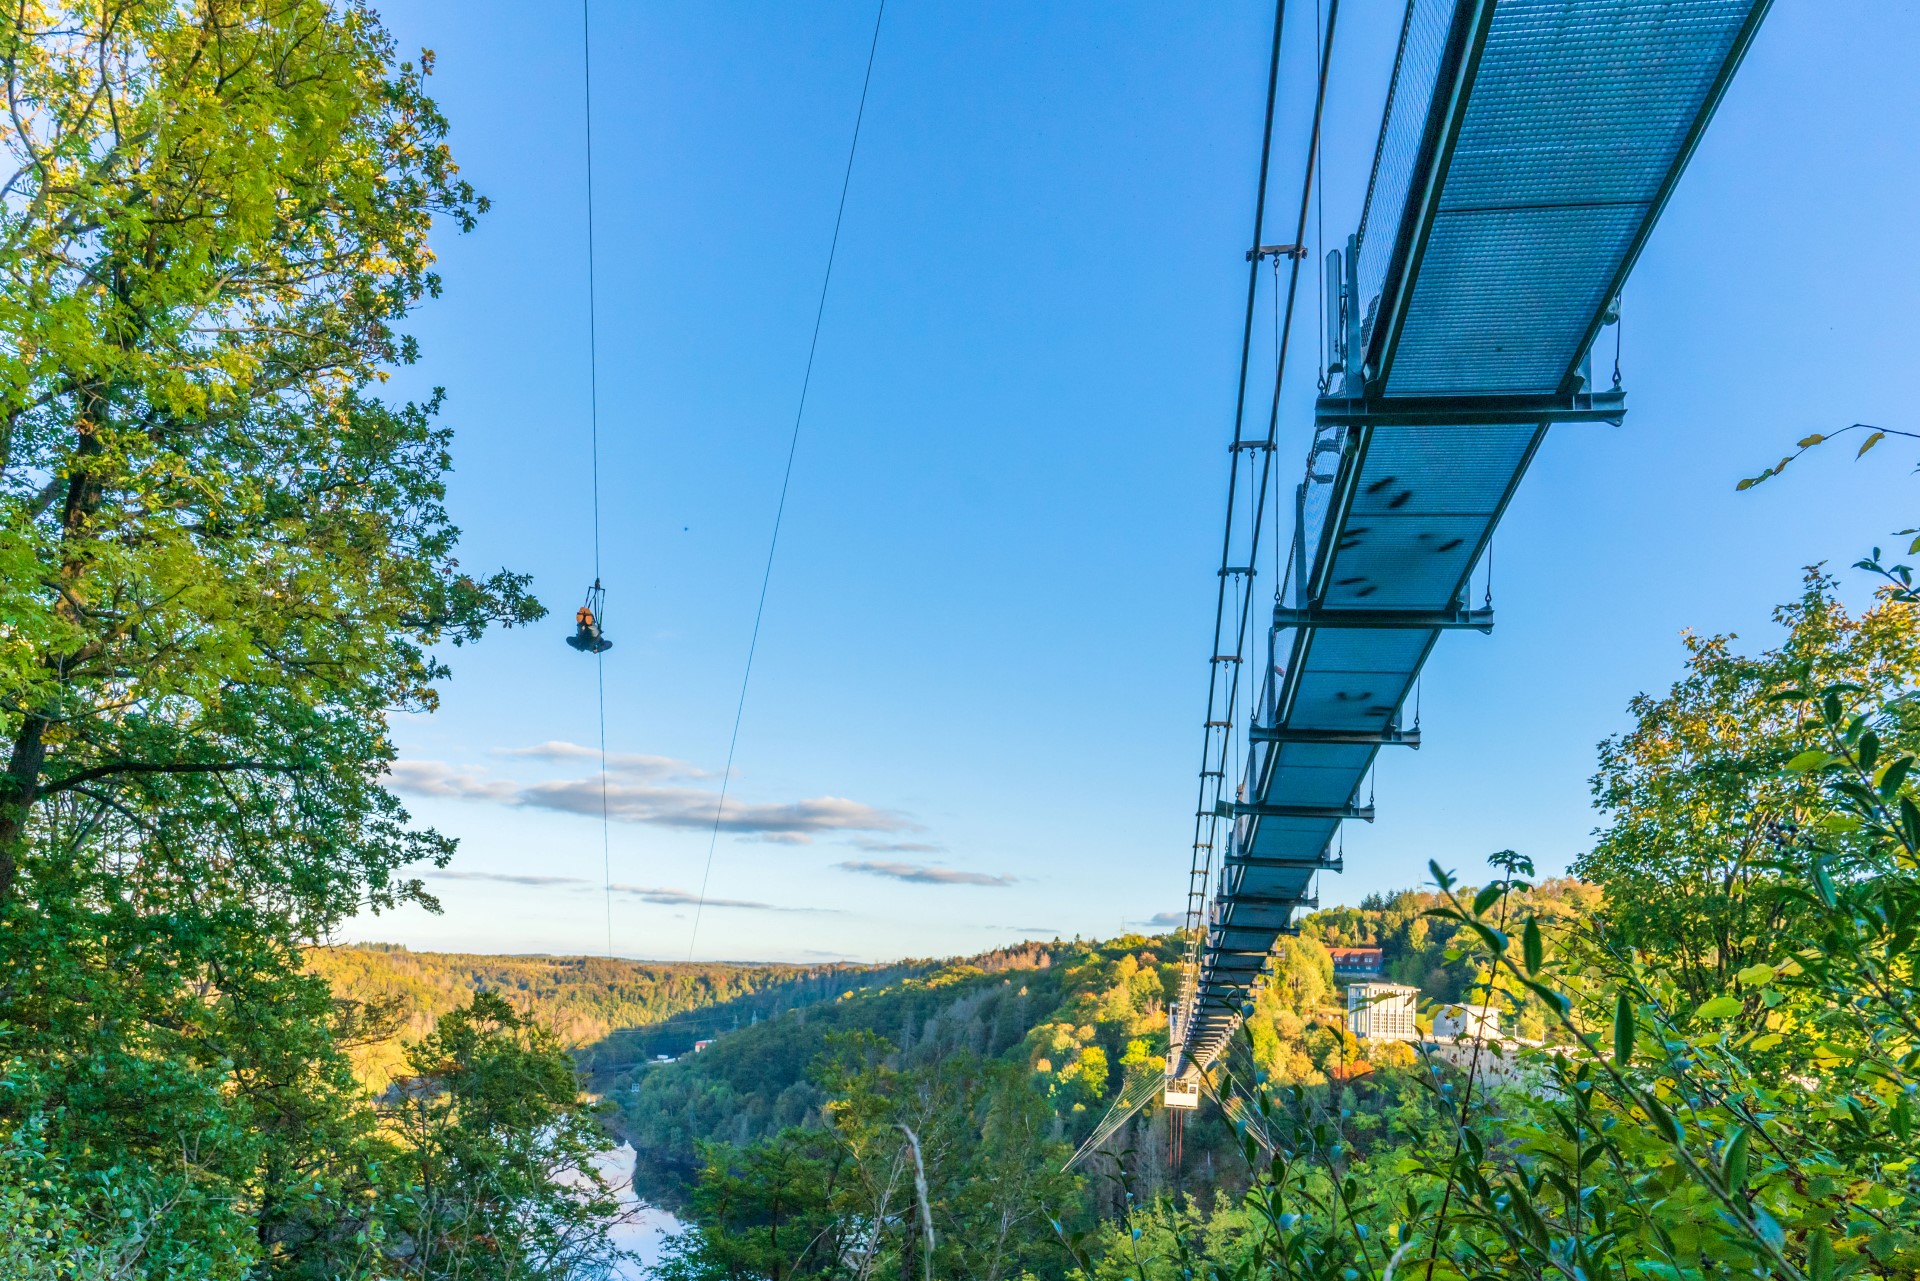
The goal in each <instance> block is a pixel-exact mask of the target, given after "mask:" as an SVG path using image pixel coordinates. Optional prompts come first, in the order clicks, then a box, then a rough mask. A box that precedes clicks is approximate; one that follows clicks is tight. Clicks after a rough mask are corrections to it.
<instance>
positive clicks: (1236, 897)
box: [1220, 894, 1320, 912]
mask: <svg viewBox="0 0 1920 1281" xmlns="http://www.w3.org/2000/svg"><path fill="white" fill-rule="evenodd" d="M1220 902H1222V903H1244V904H1246V905H1247V906H1248V907H1288V908H1304V909H1305V910H1306V911H1309V912H1315V911H1318V910H1319V908H1320V900H1319V899H1317V898H1275V897H1273V896H1272V895H1268V894H1229V895H1227V896H1225V897H1223V898H1222V899H1221V900H1220Z"/></svg>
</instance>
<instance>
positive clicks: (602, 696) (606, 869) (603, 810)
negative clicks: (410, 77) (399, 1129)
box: [580, 0, 613, 957]
mask: <svg viewBox="0 0 1920 1281" xmlns="http://www.w3.org/2000/svg"><path fill="white" fill-rule="evenodd" d="M592 7H593V4H592V0H580V54H581V58H580V61H581V80H582V82H583V87H584V94H583V98H584V102H583V106H584V112H583V115H584V117H585V121H586V149H587V438H588V440H589V441H590V442H591V450H592V457H591V462H590V464H589V470H591V472H592V473H593V585H594V588H595V589H596V590H598V589H599V587H600V308H599V300H598V298H597V297H596V294H595V290H594V280H595V275H596V273H595V270H594V255H593V248H594V244H593V241H594V235H593V18H592V12H591V10H592ZM594 604H595V605H596V606H598V605H599V604H600V602H599V601H596V602H594ZM593 678H594V692H595V696H596V701H597V703H598V704H599V713H600V878H601V882H602V884H603V886H604V887H605V894H606V901H607V955H608V956H609V957H611V956H612V955H613V836H612V832H611V830H610V823H609V819H608V816H607V664H606V651H605V650H604V649H596V650H594V653H593Z"/></svg>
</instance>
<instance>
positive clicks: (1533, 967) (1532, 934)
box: [1520, 916, 1546, 974]
mask: <svg viewBox="0 0 1920 1281" xmlns="http://www.w3.org/2000/svg"><path fill="white" fill-rule="evenodd" d="M1520 948H1521V951H1522V953H1523V954H1524V955H1525V957H1526V961H1527V973H1529V974H1538V973H1539V972H1540V966H1541V964H1542V963H1543V962H1544V961H1545V959H1546V948H1545V946H1544V945H1543V944H1542V943H1541V941H1540V922H1538V921H1536V920H1534V919H1533V918H1532V917H1531V916H1529V917H1528V918H1527V925H1526V928H1525V929H1524V930H1522V931H1521V932H1520Z"/></svg>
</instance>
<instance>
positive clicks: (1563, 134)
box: [1101, 0, 1767, 1130]
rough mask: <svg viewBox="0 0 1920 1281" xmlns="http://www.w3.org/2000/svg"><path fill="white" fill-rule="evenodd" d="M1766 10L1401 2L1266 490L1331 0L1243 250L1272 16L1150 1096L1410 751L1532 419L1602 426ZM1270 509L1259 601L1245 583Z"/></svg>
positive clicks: (1202, 1035)
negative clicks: (1269, 289) (1253, 412)
mask: <svg viewBox="0 0 1920 1281" xmlns="http://www.w3.org/2000/svg"><path fill="white" fill-rule="evenodd" d="M1766 9H1767V0H1411V3H1409V5H1408V8H1407V12H1406V17H1405V20H1404V23H1403V26H1402V31H1401V36H1400V40H1399V45H1398V52H1397V55H1396V62H1395V66H1394V70H1393V76H1392V81H1391V88H1390V90H1389V92H1388V96H1387V103H1386V108H1385V112H1384V118H1383V120H1382V122H1381V127H1380V133H1379V138H1378V142H1377V144H1376V147H1375V152H1374V160H1373V166H1372V171H1371V176H1370V178H1369V182H1368V188H1367V193H1366V199H1365V204H1364V211H1363V213H1362V216H1361V219H1360V224H1359V226H1358V228H1357V229H1356V230H1355V231H1354V232H1353V234H1352V235H1350V236H1348V237H1347V238H1346V242H1345V245H1344V247H1343V248H1336V249H1333V250H1331V251H1330V252H1328V253H1326V254H1325V255H1324V257H1323V259H1322V262H1323V264H1324V278H1323V279H1324V285H1323V287H1321V288H1320V289H1317V290H1316V292H1317V293H1319V295H1320V296H1319V297H1318V298H1317V299H1315V303H1317V304H1318V306H1319V308H1320V309H1321V311H1322V316H1323V321H1324V328H1325V334H1324V348H1325V357H1324V359H1323V362H1322V368H1321V370H1320V380H1319V381H1320V395H1319V397H1318V399H1317V401H1316V403H1315V409H1314V424H1313V436H1312V445H1311V448H1310V449H1309V451H1308V454H1307V459H1306V467H1305V473H1304V475H1303V476H1302V477H1301V479H1300V480H1299V482H1298V483H1297V485H1295V486H1294V487H1293V488H1292V492H1291V494H1290V495H1289V494H1287V493H1285V492H1284V490H1283V487H1282V485H1281V483H1280V480H1279V475H1278V473H1277V472H1276V470H1275V467H1274V455H1275V445H1276V436H1277V431H1276V429H1277V426H1278V422H1279V416H1280V414H1279V404H1280V390H1281V384H1282V382H1283V380H1284V374H1285V363H1284V361H1285V351H1286V345H1287V344H1286V334H1287V332H1288V331H1289V330H1290V329H1291V326H1292V320H1293V315H1294V310H1295V304H1296V301H1297V292H1298V288H1299V284H1300V277H1301V265H1302V262H1303V260H1304V259H1305V257H1306V254H1307V250H1306V247H1305V245H1304V240H1305V234H1304V233H1305V231H1306V227H1307V220H1308V212H1309V207H1310V200H1311V193H1312V192H1313V187H1314V183H1315V179H1316V176H1317V162H1318V151H1319V131H1320V115H1321V108H1322V106H1323V104H1324V102H1325V98H1326V81H1327V64H1328V61H1329V59H1328V51H1329V50H1330V48H1331V44H1332V40H1333V25H1334V21H1335V20H1336V18H1337V15H1338V0H1332V3H1330V5H1329V8H1328V11H1327V15H1326V19H1327V20H1326V24H1325V30H1324V33H1323V34H1321V35H1319V36H1318V37H1317V41H1318V42H1319V44H1320V48H1319V50H1318V67H1319V84H1318V86H1317V95H1316V98H1315V108H1314V116H1313V137H1312V143H1311V145H1310V147H1309V150H1308V159H1307V168H1306V173H1305V176H1304V178H1303V179H1302V182H1301V184H1300V205H1299V212H1298V219H1297V223H1296V234H1295V236H1294V240H1293V242H1291V243H1287V244H1276V245H1267V244H1265V243H1263V242H1264V238H1265V225H1266V205H1267V198H1266V189H1267V177H1268V174H1267V168H1268V159H1267V158H1268V155H1269V154H1270V152H1271V149H1272V119H1273V101H1274V94H1275V86H1276V82H1277V79H1278V73H1279V67H1280V57H1279V46H1280V29H1281V24H1280V23H1279V21H1276V25H1275V35H1274V60H1273V71H1272V72H1271V73H1270V77H1269V88H1268V126H1267V133H1266V139H1265V141H1264V142H1263V148H1264V149H1263V152H1262V156H1261V169H1260V195H1259V200H1258V206H1257V211H1256V215H1255V228H1254V239H1253V246H1254V247H1253V248H1252V249H1251V250H1250V251H1249V254H1248V259H1249V263H1250V268H1251V271H1250V276H1249V286H1248V323H1247V338H1245V339H1243V343H1242V360H1241V394H1240V401H1239V408H1238V409H1237V412H1236V422H1235V426H1234V432H1233V439H1232V453H1231V457H1232V473H1231V480H1230V488H1229V493H1228V518H1227V527H1226V534H1225V538H1224V539H1223V542H1222V559H1221V564H1220V570H1219V578H1220V591H1219V607H1218V609H1217V611H1216V618H1215V626H1214V644H1213V650H1212V653H1211V655H1210V662H1211V665H1212V667H1211V670H1212V673H1213V675H1212V679H1211V681H1210V687H1209V694H1208V706H1207V717H1206V724H1205V727H1204V732H1205V741H1204V747H1203V752H1202V760H1201V769H1200V789H1199V805H1198V808H1197V811H1196V815H1195V823H1194V840H1193V857H1192V865H1191V869H1190V878H1189V898H1188V915H1187V930H1188V935H1187V936H1188V938H1189V940H1190V943H1189V951H1188V954H1187V959H1186V972H1185V979H1184V984H1183V989H1182V992H1181V994H1180V997H1179V1000H1178V1001H1177V1003H1176V1005H1175V1007H1174V1009H1173V1012H1172V1015H1171V1021H1172V1026H1171V1047H1170V1053H1169V1056H1168V1063H1167V1069H1166V1081H1165V1086H1164V1095H1163V1097H1164V1100H1165V1102H1166V1103H1167V1104H1168V1105H1169V1106H1170V1107H1176V1108H1184V1107H1191V1106H1193V1105H1194V1103H1195V1102H1197V1100H1198V1096H1199V1093H1200V1091H1201V1088H1202V1086H1203V1084H1204V1074H1205V1072H1206V1070H1207V1069H1208V1068H1209V1067H1210V1066H1212V1065H1213V1064H1214V1063H1215V1062H1217V1061H1218V1060H1220V1058H1221V1056H1222V1055H1223V1054H1224V1053H1225V1051H1226V1049H1227V1046H1228V1044H1229V1042H1230V1040H1231V1038H1232V1036H1233V1034H1234V1032H1235V1031H1236V1030H1237V1028H1238V1027H1239V1024H1240V1022H1241V1020H1242V1018H1243V1017H1244V1013H1245V1011H1246V1010H1247V1009H1248V1008H1250V1007H1249V1002H1250V1001H1251V999H1252V995H1253V993H1254V991H1255V990H1256V989H1257V986H1258V984H1259V982H1260V976H1261V973H1262V970H1263V968H1264V967H1265V965H1266V964H1267V961H1268V957H1269V955H1270V954H1271V952H1272V949H1273V947H1274V945H1275V943H1276V941H1277V940H1278V939H1279V938H1280V937H1281V936H1282V935H1285V934H1288V933H1291V932H1293V931H1294V929H1295V928H1296V926H1295V921H1296V916H1297V914H1299V913H1301V912H1302V911H1310V910H1312V909H1313V908H1314V907H1316V906H1317V900H1316V898H1315V895H1314V890H1315V886H1316V884H1317V881H1316V878H1317V875H1318V874H1319V873H1321V872H1328V871H1330V872H1338V871H1340V870H1341V855H1340V852H1339V849H1340V845H1339V837H1340V831H1341V827H1342V825H1343V824H1344V823H1346V822H1349V821H1352V820H1356V819H1357V820H1360V821H1362V822H1367V821H1371V820H1372V818H1373V814H1374V810H1373V802H1372V798H1371V795H1370V794H1369V795H1367V796H1366V797H1365V798H1364V799H1363V789H1364V788H1367V787H1368V779H1369V777H1370V774H1371V771H1372V768H1373V764H1374V760H1375V757H1376V756H1377V755H1378V753H1379V752H1380V751H1381V750H1382V749H1384V748H1398V747H1406V748H1418V747H1419V745H1420V732H1421V731H1420V723H1419V711H1418V706H1419V704H1418V695H1417V690H1418V681H1419V678H1420V672H1421V668H1422V666H1423V665H1424V664H1425V662H1426V660H1427V657H1428V655H1430V654H1431V653H1432V652H1433V648H1434V646H1435V645H1436V644H1437V643H1438V642H1439V640H1440V637H1441V635H1442V634H1443V633H1445V632H1449V631H1472V632H1481V633H1485V632H1490V631H1491V630H1492V628H1493V625H1494V618H1493V602H1492V592H1491V584H1490V571H1491V566H1490V548H1491V542H1492V538H1493V534H1494V529H1495V527H1496V526H1497V525H1498V523H1499V520H1500V516H1501V513H1502V512H1503V511H1504V510H1505V509H1506V507H1507V504H1508V503H1509V501H1511V499H1512V497H1513V494H1514V492H1515V490H1516V488H1517V487H1518V486H1519V484H1520V481H1521V478H1522V477H1523V476H1524V475H1525V474H1526V470H1527V466H1528V464H1529V463H1530V462H1531V461H1532V459H1533V457H1534V454H1535V453H1536V451H1538V449H1539V448H1540V445H1541V442H1542V441H1543V440H1544V438H1545V436H1546V433H1547V430H1548V428H1550V427H1551V426H1553V425H1554V424H1556V423H1578V422H1607V423H1614V424H1618V423H1620V422H1621V421H1622V419H1623V417H1624V415H1625V413H1626V398H1625V393H1624V392H1623V391H1622V389H1621V384H1620V370H1619V364H1618V359H1617V350H1618V349H1617V346H1613V348H1612V349H1613V352H1614V353H1616V354H1615V357H1614V359H1613V360H1612V364H1611V368H1610V369H1609V368H1607V363H1608V362H1607V359H1606V357H1607V354H1608V349H1609V347H1610V346H1612V345H1611V344H1608V343H1606V342H1605V341H1604V338H1605V335H1606V332H1607V330H1608V327H1609V326H1612V325H1615V324H1617V322H1618V319H1619V303H1620V295H1621V290H1622V287H1623V285H1624V284H1625V282H1626V279H1627V276H1628V274H1629V272H1631V270H1632V269H1633V265H1634V261H1635V259H1636V258H1638V256H1639V254H1640V251H1641V249H1642V247H1643V246H1644V245H1645V244H1646V242H1647V237H1648V236H1649V234H1650V233H1651V232H1652V230H1653V228H1654V225H1655V224H1656V223H1657V221H1658V220H1659V217H1660V213H1661V210H1662V208H1663V207H1664V206H1665V204H1666V202H1667V200H1668V198H1669V196H1670V195H1671V194H1672V192H1673V191H1674V189H1675V186H1676V184H1677V183H1678V182H1679V180H1680V177H1681V174H1682V172H1683V171H1684V170H1685V168H1686V166H1687V161H1688V159H1689V158H1690V157H1691V155H1692V154H1693V152H1694V149H1695V147H1696V146H1697V144H1698V143H1699V140H1700V138H1701V136H1702V134H1703V132H1704V131H1705V129H1706V127H1707V124H1708V122H1709V121H1710V119H1711V118H1712V116H1713V113H1714V109H1715V107H1716V106H1717V105H1718V103H1719V101H1720V99H1721V97H1722V95H1723V93H1724V92H1725V90H1726V87H1727V85H1728V83H1729V81H1730V79H1731V78H1732V76H1733V74H1734V72H1735V70H1736V68H1737V67H1738V66H1739V64H1740V61H1741V58H1742V56H1743V54H1744V53H1745V51H1746V49H1747V47H1748V45H1749V43H1750V42H1751V40H1752V38H1753V36H1754V33H1755V32H1756V30H1757V29H1758V27H1759V25H1760V22H1761V20H1762V18H1763V17H1764V16H1765V13H1766ZM1267 262H1271V263H1272V265H1273V268H1274V283H1275V289H1276V305H1277V300H1278V297H1279V296H1280V295H1279V292H1278V291H1279V290H1280V288H1281V281H1280V267H1281V264H1282V263H1285V264H1287V266H1288V268H1289V278H1288V281H1287V283H1286V285H1285V289H1284V292H1285V298H1286V313H1285V314H1286V319H1285V321H1284V323H1283V326H1282V327H1280V333H1281V335H1282V337H1281V350H1280V354H1279V356H1278V358H1277V362H1276V363H1277V365H1278V368H1277V370H1276V375H1275V381H1274V399H1273V407H1272V410H1271V411H1270V413H1269V414H1268V423H1267V430H1266V432H1265V433H1264V434H1263V435H1262V434H1257V433H1256V434H1254V435H1253V436H1252V437H1251V438H1246V437H1243V432H1244V431H1245V429H1246V418H1247V415H1246V403H1247V387H1246V384H1247V372H1246V370H1247V356H1246V352H1247V350H1248V347H1249V346H1250V342H1249V341H1248V340H1249V339H1250V337H1251V332H1252V319H1253V310H1254V294H1255V286H1256V285H1257V283H1258V280H1259V276H1260V272H1261V270H1262V265H1263V263H1267ZM1616 333H1617V331H1616ZM1596 348H1598V349H1599V351H1600V352H1601V353H1602V358H1601V361H1600V368H1599V370H1598V372H1596V362H1595V352H1596ZM1289 500H1290V502H1289ZM1242 503H1245V505H1246V510H1245V511H1241V510H1240V507H1241V504H1242ZM1289 506H1290V508H1291V515H1292V520H1293V534H1292V538H1291V544H1290V546H1288V547H1284V549H1283V544H1282V543H1281V540H1280V538H1279V536H1278V530H1277V527H1278V524H1279V521H1280V519H1281V517H1282V515H1283V514H1284V512H1285V511H1286V509H1287V508H1288V507H1289ZM1269 526H1272V528H1273V534H1272V541H1271V543H1270V544H1269V545H1268V548H1267V554H1268V555H1269V557H1270V558H1271V564H1270V566H1269V570H1268V572H1270V573H1271V574H1272V575H1273V577H1272V578H1269V579H1268V580H1267V581H1268V582H1275V581H1276V580H1277V582H1278V586H1277V588H1275V589H1274V591H1273V593H1272V595H1271V597H1270V598H1269V597H1265V596H1256V593H1255V590H1254V585H1255V583H1256V581H1258V579H1259V577H1260V569H1261V567H1260V565H1259V558H1260V555H1261V554H1262V543H1261V535H1262V531H1263V529H1267V528H1269ZM1476 597H1477V599H1476ZM1269 600H1270V602H1271V609H1272V614H1271V617H1270V619H1269V618H1268V617H1267V615H1266V610H1267V608H1268V607H1269ZM1261 632H1264V637H1263V636H1262V635H1260V633H1261ZM1262 651H1264V653H1262ZM1262 658H1264V662H1262V661H1261V660H1262ZM1249 669H1252V670H1249ZM1129 1097H1131V1096H1129ZM1146 1097H1148V1096H1146V1095H1144V1094H1142V1096H1141V1098H1140V1099H1139V1100H1136V1101H1135V1102H1134V1106H1135V1107H1138V1106H1140V1103H1141V1102H1144V1101H1145V1099H1146ZM1119 1111H1120V1109H1118V1108H1116V1109H1115V1112H1116V1113H1118V1112H1119ZM1110 1119H1111V1118H1110ZM1118 1119H1119V1120H1121V1121H1124V1119H1125V1118H1124V1116H1121V1117H1119V1118H1118ZM1101 1128H1102V1130H1106V1129H1107V1126H1104V1125H1103V1126H1102V1127H1101Z"/></svg>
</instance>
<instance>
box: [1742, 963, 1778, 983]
mask: <svg viewBox="0 0 1920 1281" xmlns="http://www.w3.org/2000/svg"><path fill="white" fill-rule="evenodd" d="M1734 977H1735V978H1737V979H1739V980H1740V984H1741V986H1742V987H1765V986H1766V985H1767V984H1769V983H1771V982H1773V977H1774V976H1773V967H1772V966H1771V965H1749V966H1748V967H1747V968H1746V969H1744V970H1741V971H1740V972H1739V973H1738V974H1736V975H1734Z"/></svg>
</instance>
